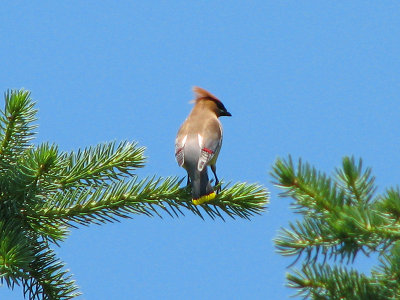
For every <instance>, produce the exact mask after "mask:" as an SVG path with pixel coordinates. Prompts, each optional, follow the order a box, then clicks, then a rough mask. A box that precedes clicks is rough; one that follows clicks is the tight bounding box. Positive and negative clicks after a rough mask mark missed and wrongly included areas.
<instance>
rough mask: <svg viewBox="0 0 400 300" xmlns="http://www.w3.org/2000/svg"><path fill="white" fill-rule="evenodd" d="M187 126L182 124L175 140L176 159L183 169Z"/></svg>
mask: <svg viewBox="0 0 400 300" xmlns="http://www.w3.org/2000/svg"><path fill="white" fill-rule="evenodd" d="M186 124H187V123H186V122H185V123H183V124H182V126H181V128H180V129H179V131H178V134H177V136H176V139H175V158H176V161H177V162H178V165H179V166H180V167H182V166H183V164H184V162H185V155H184V151H183V148H184V147H185V144H186V140H187V131H188V130H187V127H188V126H187V125H186Z"/></svg>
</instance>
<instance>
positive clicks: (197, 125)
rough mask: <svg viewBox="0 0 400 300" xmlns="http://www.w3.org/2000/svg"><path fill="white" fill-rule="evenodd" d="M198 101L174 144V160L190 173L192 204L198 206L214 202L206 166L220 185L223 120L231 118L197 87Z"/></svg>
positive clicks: (219, 104)
mask: <svg viewBox="0 0 400 300" xmlns="http://www.w3.org/2000/svg"><path fill="white" fill-rule="evenodd" d="M193 92H194V93H195V96H196V99H194V107H193V109H192V111H191V112H190V114H189V116H188V117H187V118H186V120H185V122H183V124H182V126H181V128H180V129H179V131H178V134H177V136H176V140H175V157H176V160H177V162H178V165H179V166H180V167H183V168H185V169H186V171H187V173H188V184H189V183H190V185H191V187H192V199H193V204H195V205H199V204H202V203H204V202H206V201H210V200H212V199H214V198H215V191H214V188H213V187H212V186H211V184H210V180H209V179H208V174H207V166H210V167H211V170H212V172H213V173H214V176H215V185H217V184H218V182H219V181H218V177H217V169H216V162H217V158H218V154H219V150H220V149H221V145H222V125H221V122H220V121H219V120H218V118H219V117H221V116H232V115H231V114H230V113H229V112H228V111H227V110H226V108H225V106H224V105H223V104H222V102H221V101H220V100H218V98H217V97H215V96H214V95H212V94H211V93H209V92H208V91H206V90H204V89H202V88H199V87H194V88H193Z"/></svg>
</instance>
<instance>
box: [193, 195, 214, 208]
mask: <svg viewBox="0 0 400 300" xmlns="http://www.w3.org/2000/svg"><path fill="white" fill-rule="evenodd" d="M215 196H216V194H215V192H212V193H211V194H208V195H205V196H202V197H200V198H197V199H193V200H192V202H193V204H194V205H200V204H203V203H204V202H208V201H211V200H212V199H214V198H215Z"/></svg>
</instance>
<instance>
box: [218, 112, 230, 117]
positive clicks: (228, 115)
mask: <svg viewBox="0 0 400 300" xmlns="http://www.w3.org/2000/svg"><path fill="white" fill-rule="evenodd" d="M220 115H221V116H225V117H232V114H231V113H230V112H227V111H224V112H221V114H220Z"/></svg>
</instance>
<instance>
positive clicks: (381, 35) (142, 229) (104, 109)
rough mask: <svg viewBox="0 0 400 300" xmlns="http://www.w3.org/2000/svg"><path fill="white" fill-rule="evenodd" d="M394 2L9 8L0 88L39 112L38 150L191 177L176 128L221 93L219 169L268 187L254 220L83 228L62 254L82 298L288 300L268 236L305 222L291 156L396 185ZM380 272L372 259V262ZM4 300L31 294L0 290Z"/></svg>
mask: <svg viewBox="0 0 400 300" xmlns="http://www.w3.org/2000/svg"><path fill="white" fill-rule="evenodd" d="M399 8H400V4H399V2H398V1H368V2H365V1H251V2H245V1H229V2H228V1H196V2H194V1H63V2H61V1H40V2H33V1H6V2H5V3H3V4H2V7H1V9H0V19H1V26H0V35H1V40H2V43H1V47H0V57H1V59H0V69H1V72H0V90H1V91H6V90H7V89H9V88H21V87H24V88H26V89H28V90H30V91H31V92H32V97H33V98H34V99H35V100H36V101H37V102H38V104H37V107H38V108H39V115H38V116H39V122H38V123H39V125H40V127H39V129H38V131H39V134H38V138H37V140H36V141H35V142H36V143H39V142H45V141H50V142H54V143H56V144H58V145H59V146H60V148H61V149H62V150H65V151H70V150H77V149H78V148H82V147H86V146H90V145H95V144H98V143H101V142H106V141H117V142H118V141H123V140H136V141H138V142H139V143H140V145H143V146H146V147H147V151H146V154H147V156H148V157H149V159H148V164H147V166H146V167H145V168H144V169H143V170H140V171H139V172H138V174H139V175H140V176H143V177H144V176H148V175H153V174H158V175H161V176H169V175H178V176H184V175H185V172H184V170H183V169H180V168H179V167H178V166H177V164H176V162H175V159H174V153H173V152H174V139H175V135H176V132H177V130H178V128H179V126H180V124H181V123H182V121H183V120H184V119H185V118H186V115H187V114H188V113H189V111H190V109H191V104H189V101H190V100H191V99H193V95H192V92H191V88H192V87H193V86H194V85H198V86H200V87H203V88H206V89H208V90H209V91H211V92H212V93H213V94H215V95H216V96H217V97H219V98H220V99H221V100H222V101H223V103H224V104H225V106H226V107H227V109H228V110H229V111H230V112H231V113H232V115H233V117H232V118H223V119H222V122H223V125H224V129H225V132H224V144H223V147H222V150H221V154H220V157H219V161H218V175H219V177H220V178H223V179H224V180H225V181H233V182H237V181H244V182H258V183H260V184H263V185H265V186H266V187H267V188H268V189H269V190H270V192H271V204H270V205H269V209H268V212H266V213H265V214H263V215H261V216H258V217H255V218H253V219H252V220H251V221H244V220H227V222H225V223H224V222H222V221H219V220H217V221H212V220H206V221H202V220H201V219H199V218H196V217H195V216H192V215H190V214H189V213H188V215H187V216H186V217H182V218H179V219H170V218H169V217H168V216H166V217H165V219H163V220H161V219H157V218H147V217H144V216H135V217H134V219H132V220H122V222H121V223H119V224H118V223H117V224H107V225H104V226H101V227H100V226H94V225H93V226H90V227H89V228H81V229H79V230H73V231H72V232H71V236H70V237H69V238H68V239H67V240H66V242H64V243H63V244H61V247H60V248H56V251H57V253H58V255H59V257H60V258H61V259H62V260H63V261H65V262H66V263H67V266H68V268H69V269H70V270H71V273H72V274H74V278H75V279H76V280H77V283H78V285H79V286H80V287H81V291H82V292H83V293H84V296H83V297H81V299H287V298H288V297H289V296H290V295H291V294H293V293H294V291H292V290H290V289H288V288H286V287H284V285H285V272H286V271H287V269H286V267H287V266H288V265H289V264H290V263H291V262H292V260H291V259H289V258H282V257H280V256H279V255H278V254H276V253H275V249H274V246H273V242H272V240H273V238H274V237H275V236H276V234H277V231H278V230H279V228H281V227H284V226H286V225H287V224H288V222H289V221H290V220H294V218H295V216H294V214H293V213H292V212H291V210H290V208H289V203H290V201H289V199H281V198H278V196H277V194H278V192H279V191H278V190H277V189H276V188H274V187H273V186H272V184H271V177H270V175H269V172H270V170H271V165H272V164H273V162H274V160H275V159H276V158H277V157H286V156H287V154H289V153H290V154H292V156H293V157H294V158H298V157H302V158H303V159H304V160H307V161H309V162H311V163H312V164H314V165H315V166H317V167H318V168H319V169H321V170H323V171H325V172H327V173H331V172H332V171H333V170H334V168H335V167H337V166H339V164H340V163H341V159H342V157H343V156H345V155H353V154H354V155H355V156H356V157H362V158H363V160H364V163H365V165H368V166H371V167H372V168H373V174H374V175H375V176H376V178H377V179H376V182H377V184H378V186H379V189H378V191H379V192H382V191H383V190H384V188H385V187H388V186H394V185H396V184H398V183H399V178H400V168H399V167H398V166H399V165H400V157H399V150H400V149H399V138H398V137H399V125H400V124H399V123H400V110H399V106H400V101H399V92H400V76H399V75H400V74H399V73H400V71H399V70H400V56H399V53H400V18H399V16H398V11H399ZM366 263H370V262H366ZM0 298H1V299H22V292H21V290H20V289H19V288H16V289H15V290H14V292H9V291H8V289H7V288H6V287H2V288H0Z"/></svg>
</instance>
